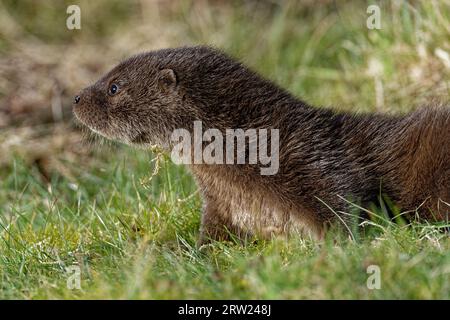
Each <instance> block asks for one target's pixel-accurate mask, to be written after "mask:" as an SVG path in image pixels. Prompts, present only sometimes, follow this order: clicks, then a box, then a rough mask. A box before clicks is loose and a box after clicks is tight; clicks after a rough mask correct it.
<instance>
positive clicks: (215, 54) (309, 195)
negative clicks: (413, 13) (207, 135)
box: [74, 47, 450, 242]
mask: <svg viewBox="0 0 450 320" xmlns="http://www.w3.org/2000/svg"><path fill="white" fill-rule="evenodd" d="M74 113H75V115H76V117H77V118H78V119H79V120H80V121H81V122H82V123H84V124H85V125H87V126H88V127H89V128H91V129H92V130H93V131H95V132H97V133H100V134H101V135H103V136H105V137H107V138H110V139H115V140H118V141H122V142H125V143H128V144H132V145H139V146H144V147H145V146H148V145H153V144H158V145H160V146H161V147H163V148H165V149H166V150H167V151H170V150H171V148H172V147H173V142H172V141H171V138H170V137H171V134H172V133H173V131H174V130H176V129H184V130H186V131H187V132H193V123H194V121H202V124H203V126H204V127H205V129H217V130H218V131H219V132H222V133H224V134H225V132H226V130H227V129H230V128H233V129H235V128H240V129H243V130H247V129H278V130H279V168H278V171H277V173H276V174H273V175H261V173H260V171H259V170H258V165H257V164H235V165H232V164H210V165H208V164H190V165H189V167H190V169H191V171H192V173H193V175H194V177H195V178H196V181H197V183H198V186H199V188H200V189H201V192H202V196H203V202H204V208H203V215H202V227H201V240H200V241H201V242H205V241H208V240H210V239H215V240H224V239H228V238H229V235H230V233H231V234H236V235H238V236H241V237H242V236H247V235H260V236H263V237H269V236H270V235H273V234H288V233H290V232H292V231H295V230H298V231H299V232H302V233H305V232H306V233H310V234H312V235H314V236H316V237H319V238H320V237H322V236H323V234H324V232H325V231H326V229H327V227H328V226H329V225H331V224H333V223H336V222H337V223H341V222H344V223H345V221H348V220H349V215H348V213H350V212H351V211H352V208H354V206H352V205H351V204H350V203H349V201H351V202H353V203H356V204H358V205H360V206H362V207H367V206H370V205H371V204H377V203H378V201H379V198H380V195H383V196H385V197H387V198H389V199H390V200H391V201H392V202H394V203H395V204H396V205H397V206H398V207H399V208H400V209H401V210H402V211H403V212H409V216H410V217H413V216H417V215H419V217H420V218H422V219H426V220H432V221H436V220H438V221H444V220H446V219H448V215H449V213H450V206H449V203H450V109H449V108H448V107H446V106H433V107H428V108H421V109H419V110H417V111H415V112H413V113H411V114H408V115H405V116H386V115H378V114H365V115H353V114H349V113H336V112H334V111H332V110H329V109H323V108H315V107H312V106H309V105H308V104H306V103H305V102H303V101H301V100H299V99H297V98H295V97H294V96H292V95H291V94H289V93H288V92H286V91H284V90H283V89H281V88H279V87H278V86H276V85H275V84H273V83H271V82H270V81H267V80H265V79H263V78H262V77H260V76H259V75H258V74H256V73H254V72H253V71H251V70H249V69H248V68H246V67H245V66H243V65H242V64H240V63H239V62H236V61H235V60H233V59H231V58H229V57H228V56H226V55H225V54H223V53H221V52H219V51H217V50H214V49H211V48H208V47H187V48H177V49H164V50H159V51H153V52H148V53H144V54H141V55H137V56H134V57H132V58H130V59H128V60H126V61H124V62H122V63H121V64H119V65H118V66H116V67H115V68H114V69H112V70H111V71H110V72H109V73H108V74H106V75H105V76H104V77H103V78H101V79H100V80H99V81H98V82H97V83H95V84H94V85H92V86H90V87H88V88H86V89H84V90H83V91H82V92H81V93H80V95H79V96H77V98H76V104H75V105H74ZM407 216H408V215H407Z"/></svg>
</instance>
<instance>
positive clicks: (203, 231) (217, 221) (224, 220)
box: [197, 201, 241, 246]
mask: <svg viewBox="0 0 450 320" xmlns="http://www.w3.org/2000/svg"><path fill="white" fill-rule="evenodd" d="M234 235H235V236H238V237H239V236H240V235H241V232H240V230H239V228H237V227H236V226H234V225H233V224H232V221H231V218H230V216H229V215H228V214H227V213H226V212H221V211H220V210H219V209H218V207H217V206H215V205H214V203H213V202H212V201H209V202H207V203H206V204H205V207H204V209H203V214H202V222H201V226H200V237H199V240H198V242H197V245H198V246H201V245H204V244H209V243H211V241H232V240H233V236H234Z"/></svg>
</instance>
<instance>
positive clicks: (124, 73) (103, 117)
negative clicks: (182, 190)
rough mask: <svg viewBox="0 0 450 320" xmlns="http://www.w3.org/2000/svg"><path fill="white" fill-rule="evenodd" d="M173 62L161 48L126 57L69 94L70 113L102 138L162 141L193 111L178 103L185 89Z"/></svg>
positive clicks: (140, 142) (145, 142)
mask: <svg viewBox="0 0 450 320" xmlns="http://www.w3.org/2000/svg"><path fill="white" fill-rule="evenodd" d="M175 66H178V67H179V64H177V63H176V59H175V60H174V59H167V56H165V55H164V54H163V53H162V52H161V51H155V52H149V53H145V54H141V55H137V56H134V57H131V58H129V59H127V60H125V61H124V62H122V63H120V64H119V65H117V66H116V67H115V68H113V69H112V70H111V71H110V72H108V73H107V74H106V75H105V76H103V77H102V78H101V79H100V80H98V81H97V82H96V83H95V84H93V85H91V86H89V87H87V88H85V89H83V90H82V91H81V92H80V93H79V94H78V95H77V96H76V97H75V101H74V105H73V111H74V114H75V116H76V118H77V119H78V120H79V121H80V122H81V123H83V124H84V125H86V126H87V127H89V128H90V129H91V130H92V131H94V132H96V133H98V134H100V135H102V136H104V137H106V138H108V139H112V140H117V141H121V142H124V143H127V144H133V145H143V146H145V145H154V144H158V145H161V146H163V147H165V146H166V145H167V144H168V142H169V137H170V133H171V132H172V130H174V129H176V128H179V127H180V126H183V123H185V122H186V121H188V120H189V119H188V118H190V116H192V114H193V113H192V112H190V111H189V110H185V109H184V108H185V107H186V103H185V101H184V100H185V99H184V95H185V93H184V91H183V89H182V87H181V86H180V83H179V79H178V76H177V71H176V70H175ZM182 115H185V117H183V116H182ZM187 115H190V116H187Z"/></svg>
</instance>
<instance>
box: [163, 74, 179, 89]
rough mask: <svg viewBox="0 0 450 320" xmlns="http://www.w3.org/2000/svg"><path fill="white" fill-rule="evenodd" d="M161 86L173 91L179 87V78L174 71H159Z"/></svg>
mask: <svg viewBox="0 0 450 320" xmlns="http://www.w3.org/2000/svg"><path fill="white" fill-rule="evenodd" d="M158 80H159V84H160V85H161V86H162V87H163V88H165V89H173V88H175V87H176V85H177V76H176V74H175V72H174V71H173V70H172V69H163V70H161V71H159V78H158Z"/></svg>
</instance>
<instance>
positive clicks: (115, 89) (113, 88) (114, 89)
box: [109, 83, 119, 96]
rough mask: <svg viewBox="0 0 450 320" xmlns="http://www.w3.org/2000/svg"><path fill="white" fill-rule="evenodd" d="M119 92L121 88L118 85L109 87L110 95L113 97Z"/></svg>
mask: <svg viewBox="0 0 450 320" xmlns="http://www.w3.org/2000/svg"><path fill="white" fill-rule="evenodd" d="M117 91H119V87H118V86H117V84H115V83H113V84H112V85H111V86H110V87H109V94H110V95H112V96H113V95H115V94H116V93H117Z"/></svg>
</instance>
